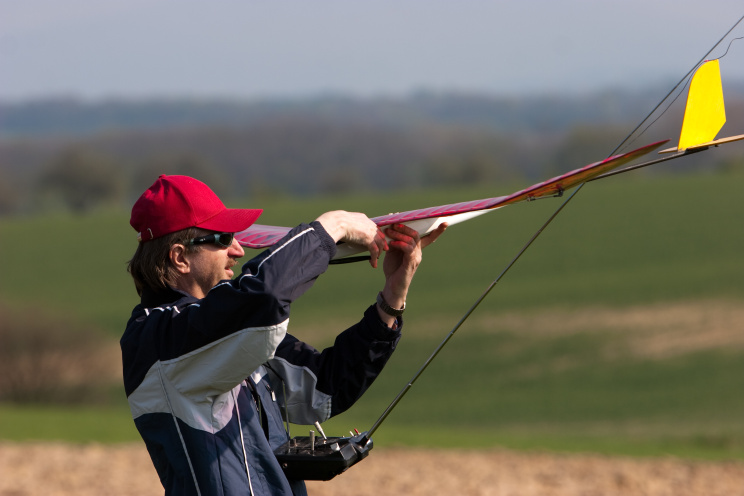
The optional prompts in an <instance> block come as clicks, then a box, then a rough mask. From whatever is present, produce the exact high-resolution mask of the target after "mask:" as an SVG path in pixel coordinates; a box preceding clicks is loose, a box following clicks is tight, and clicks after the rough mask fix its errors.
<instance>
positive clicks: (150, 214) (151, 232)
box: [129, 174, 263, 242]
mask: <svg viewBox="0 0 744 496" xmlns="http://www.w3.org/2000/svg"><path fill="white" fill-rule="evenodd" d="M261 212H263V210H261V209H247V208H242V209H237V208H227V207H225V205H223V204H222V202H221V201H220V199H219V198H218V197H217V195H216V194H214V192H213V191H212V190H211V189H209V186H207V185H206V184H204V183H203V182H201V181H199V180H197V179H194V178H193V177H188V176H166V175H165V174H164V175H162V176H160V177H159V178H158V179H157V180H156V181H155V182H154V183H153V185H152V186H150V187H149V188H148V189H147V190H146V191H145V192H144V193H142V196H140V197H139V199H138V200H137V201H136V202H135V204H134V207H132V217H131V219H130V220H129V223H130V224H131V225H132V227H133V228H134V230H135V231H137V233H138V234H137V239H138V240H139V241H141V242H145V241H150V240H151V239H155V238H159V237H161V236H164V235H166V234H170V233H172V232H176V231H180V230H182V229H186V228H189V227H199V228H202V229H207V230H209V231H219V232H232V233H235V232H240V231H243V230H245V229H248V227H249V226H250V225H251V224H253V223H254V222H256V219H258V216H259V215H261Z"/></svg>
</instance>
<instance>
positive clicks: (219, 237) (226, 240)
mask: <svg viewBox="0 0 744 496" xmlns="http://www.w3.org/2000/svg"><path fill="white" fill-rule="evenodd" d="M215 240H216V241H217V243H218V244H220V245H222V246H231V245H232V242H233V234H232V233H221V234H216V235H215Z"/></svg>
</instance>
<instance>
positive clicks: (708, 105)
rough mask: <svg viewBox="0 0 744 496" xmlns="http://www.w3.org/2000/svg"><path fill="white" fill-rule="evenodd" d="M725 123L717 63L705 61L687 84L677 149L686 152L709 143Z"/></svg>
mask: <svg viewBox="0 0 744 496" xmlns="http://www.w3.org/2000/svg"><path fill="white" fill-rule="evenodd" d="M725 122H726V109H725V107H724V103H723V88H722V86H721V69H720V66H719V64H718V60H709V61H707V62H705V63H704V64H703V65H701V66H700V68H699V69H698V70H697V71H696V72H695V75H694V76H693V77H692V81H691V82H690V91H689V93H688V95H687V106H686V107H685V117H684V120H683V121H682V132H681V133H680V136H679V145H677V149H678V150H680V151H681V150H686V149H688V148H694V147H696V146H698V145H703V144H705V143H709V142H711V141H713V140H714V139H715V137H716V135H717V134H718V131H720V130H721V128H722V127H723V125H724V123H725Z"/></svg>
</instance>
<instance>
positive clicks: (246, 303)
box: [122, 223, 335, 397]
mask: <svg viewBox="0 0 744 496" xmlns="http://www.w3.org/2000/svg"><path fill="white" fill-rule="evenodd" d="M334 253H335V243H334V242H333V239H332V238H331V237H330V236H328V234H327V233H326V232H325V230H324V229H323V227H322V226H321V225H320V224H319V223H312V224H310V225H308V224H303V225H300V226H298V227H297V228H295V229H293V230H292V231H290V232H289V234H288V235H287V236H286V237H285V238H284V239H283V240H282V241H280V242H279V243H277V244H276V245H275V246H273V247H272V248H271V249H269V250H266V251H264V252H263V253H261V254H260V255H259V256H257V257H256V258H254V259H252V260H249V261H248V262H246V264H245V265H244V266H243V270H242V273H241V274H240V276H238V277H237V278H235V279H233V280H226V281H222V282H221V283H219V284H217V285H216V286H215V287H213V288H212V289H211V290H210V291H209V293H208V294H207V295H206V296H205V297H204V298H202V299H200V300H199V299H194V298H184V299H183V300H181V303H176V304H173V305H172V306H161V307H158V308H151V309H149V310H148V314H147V316H146V317H145V316H144V315H143V316H142V319H143V322H142V324H141V325H142V326H143V327H144V330H143V331H142V332H141V333H139V335H140V336H141V337H142V339H144V340H146V341H150V343H146V342H141V343H140V346H139V347H138V350H139V351H138V353H140V354H143V353H144V354H145V355H148V356H140V357H138V358H135V360H137V361H138V362H141V364H142V365H141V366H140V365H136V366H135V367H133V370H134V369H136V375H137V376H138V377H134V378H133V379H132V381H131V382H132V383H134V384H138V383H139V382H140V381H141V380H142V379H143V378H144V374H145V373H146V372H147V371H148V370H149V369H150V366H151V365H152V364H153V363H155V362H156V360H157V361H159V362H160V364H161V370H162V372H164V373H165V374H166V376H167V377H168V378H169V381H170V382H172V383H173V384H174V385H175V386H174V387H176V388H177V389H178V390H179V391H181V393H182V394H186V395H194V396H196V397H205V396H207V397H208V396H212V395H216V394H221V393H223V392H226V391H229V390H230V389H232V388H233V387H235V386H236V385H237V384H240V382H241V381H243V380H244V379H245V378H246V377H248V375H250V374H251V372H253V371H254V370H255V369H256V368H257V367H258V366H260V365H261V364H262V363H264V362H266V360H268V359H270V358H271V357H273V356H274V353H275V351H276V348H277V346H279V344H280V343H281V341H282V340H283V339H284V337H285V335H286V330H287V321H288V318H289V310H290V304H291V303H292V301H294V300H295V299H297V298H298V297H299V296H300V295H302V294H303V293H304V292H305V291H306V290H307V289H309V288H310V287H311V286H312V284H313V283H314V281H315V280H316V279H317V277H318V276H319V275H320V274H322V273H323V272H324V271H325V270H326V268H327V267H328V262H329V260H330V259H331V257H332V255H333V254H334ZM152 326H155V327H156V328H157V329H154V328H153V327H152ZM147 328H149V329H150V330H147ZM152 340H156V342H152ZM122 342H123V344H122V346H124V340H123V341H122ZM123 349H124V348H123ZM151 353H152V354H156V355H157V356H153V355H151Z"/></svg>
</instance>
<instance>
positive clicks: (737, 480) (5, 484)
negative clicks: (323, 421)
mask: <svg viewBox="0 0 744 496" xmlns="http://www.w3.org/2000/svg"><path fill="white" fill-rule="evenodd" d="M308 489H309V492H310V495H311V496H341V495H344V496H347V495H355V496H366V495H405V496H419V495H432V494H447V495H463V496H470V495H473V496H475V495H483V496H485V495H499V496H500V495H503V496H507V495H514V496H533V495H534V496H537V495H540V496H564V495H565V496H568V495H570V496H613V495H628V496H630V495H639V496H640V495H643V496H662V495H663V496H692V495H701V496H703V495H704V496H717V495H721V496H737V495H743V496H744V462H715V463H714V462H690V461H683V460H676V459H633V458H619V457H603V456H594V455H555V454H544V453H531V454H530V453H515V452H509V451H488V452H475V451H431V450H411V449H385V450H382V449H381V450H378V451H377V452H375V453H372V454H371V455H370V457H369V458H367V459H366V460H364V461H363V462H362V463H361V464H360V465H357V466H355V467H352V468H351V469H350V470H349V471H348V472H346V473H344V474H342V475H340V476H339V477H337V478H336V479H334V480H332V481H330V482H310V483H308ZM158 494H163V489H162V487H161V486H160V482H159V481H158V479H157V476H156V475H155V471H154V469H153V468H152V465H151V464H150V460H149V458H148V455H147V452H146V450H145V449H144V447H143V446H142V445H141V444H133V445H114V446H103V445H96V444H92V445H67V444H62V443H57V444H53V443H34V444H19V443H0V496H31V495H44V496H68V495H69V496H72V495H76V496H93V495H96V496H105V495H111V496H113V495H117V496H129V495H131V496H134V495H137V496H148V495H158Z"/></svg>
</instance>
